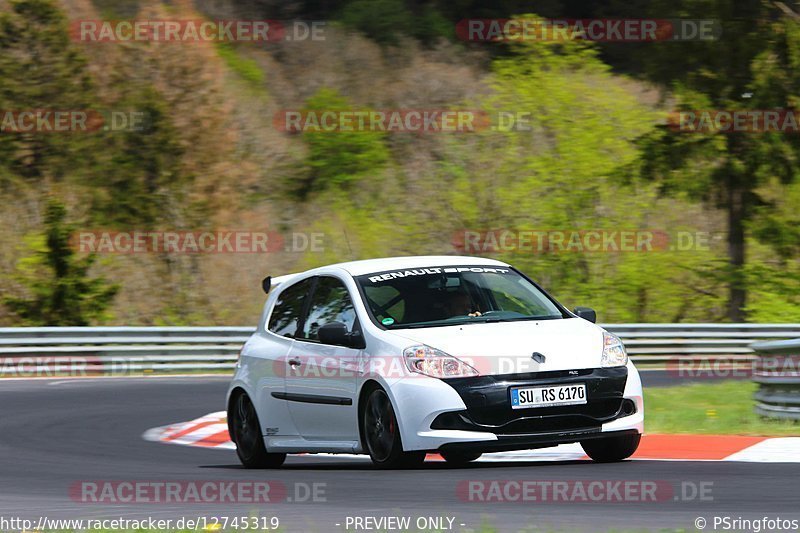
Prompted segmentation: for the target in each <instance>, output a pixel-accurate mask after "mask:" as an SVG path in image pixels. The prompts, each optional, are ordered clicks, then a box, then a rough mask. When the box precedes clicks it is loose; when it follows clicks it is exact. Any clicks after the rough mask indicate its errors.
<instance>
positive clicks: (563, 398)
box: [511, 383, 586, 409]
mask: <svg viewBox="0 0 800 533" xmlns="http://www.w3.org/2000/svg"><path fill="white" fill-rule="evenodd" d="M584 403H586V384H585V383H575V384H572V385H550V386H548V387H524V388H522V387H520V388H514V389H511V408H512V409H527V408H529V407H553V406H554V405H580V404H584Z"/></svg>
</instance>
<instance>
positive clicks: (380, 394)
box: [362, 387, 425, 468]
mask: <svg viewBox="0 0 800 533" xmlns="http://www.w3.org/2000/svg"><path fill="white" fill-rule="evenodd" d="M362 421H363V425H362V428H363V434H364V447H365V449H366V450H367V452H369V457H370V459H372V462H373V463H374V464H375V465H376V466H379V467H380V468H408V467H413V466H418V465H420V464H422V463H423V462H424V461H425V452H404V451H403V443H402V442H401V440H400V428H399V427H398V426H397V417H396V416H395V414H394V408H392V402H391V400H389V395H388V394H386V391H384V390H383V389H381V388H378V387H376V388H375V389H374V390H372V392H370V393H368V396H367V399H366V401H365V402H364V409H363V413H362Z"/></svg>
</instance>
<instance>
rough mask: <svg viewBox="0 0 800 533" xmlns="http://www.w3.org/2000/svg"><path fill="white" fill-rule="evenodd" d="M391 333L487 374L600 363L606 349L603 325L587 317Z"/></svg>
mask: <svg viewBox="0 0 800 533" xmlns="http://www.w3.org/2000/svg"><path fill="white" fill-rule="evenodd" d="M392 333H393V334H394V335H396V336H398V337H401V338H402V339H405V340H408V341H409V344H408V345H409V346H410V345H412V344H414V343H417V344H426V345H428V346H430V347H432V348H436V349H438V350H441V351H443V352H446V353H448V354H449V355H452V356H455V357H458V358H459V359H462V360H464V361H465V362H468V363H469V364H471V365H472V366H473V367H475V368H476V369H477V370H478V372H480V374H482V375H498V374H515V373H521V372H546V371H552V370H573V369H581V368H597V367H599V366H600V357H601V354H602V350H603V329H602V328H601V327H599V326H597V325H595V324H592V323H591V322H588V321H586V320H583V319H582V318H567V319H557V320H538V321H533V320H531V321H527V320H526V321H519V322H495V323H488V324H486V323H476V324H464V325H459V326H444V327H433V328H419V329H406V330H394V331H392ZM398 340H399V339H398ZM534 352H538V353H539V354H541V355H542V356H544V360H543V362H538V361H536V360H534V359H533V354H534ZM537 357H538V356H537Z"/></svg>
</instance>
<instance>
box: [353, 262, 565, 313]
mask: <svg viewBox="0 0 800 533" xmlns="http://www.w3.org/2000/svg"><path fill="white" fill-rule="evenodd" d="M356 281H357V282H358V284H359V285H360V286H361V289H362V291H363V294H364V297H365V299H366V304H367V307H369V309H370V310H371V311H372V315H373V316H374V318H375V319H376V320H377V322H379V323H380V324H381V325H382V326H384V327H386V328H389V329H402V328H419V327H434V326H448V325H457V324H467V323H484V322H508V321H515V320H534V319H536V320H547V319H556V318H564V315H563V314H562V312H561V310H560V309H559V307H558V306H557V305H556V304H555V303H554V302H553V301H552V300H550V298H548V297H547V295H545V294H544V293H543V292H542V291H541V290H539V289H538V288H537V287H536V286H535V285H534V284H532V283H531V282H530V281H528V280H527V279H525V278H524V277H522V276H521V275H520V274H518V273H517V272H516V271H514V270H512V269H511V268H503V267H484V266H453V267H429V268H416V269H408V270H394V271H389V272H382V273H375V274H367V275H364V276H358V277H356Z"/></svg>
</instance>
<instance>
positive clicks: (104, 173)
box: [92, 87, 188, 228]
mask: <svg viewBox="0 0 800 533" xmlns="http://www.w3.org/2000/svg"><path fill="white" fill-rule="evenodd" d="M126 102H128V105H122V103H120V108H125V109H133V110H136V112H137V113H141V116H142V117H143V118H144V121H143V123H142V127H136V128H129V129H126V130H125V131H112V132H108V133H107V134H106V136H105V140H106V141H107V145H106V150H105V154H107V158H105V159H102V160H101V163H100V165H102V167H101V168H102V170H100V171H98V172H97V176H96V177H95V178H94V181H95V184H96V185H97V186H98V187H97V188H96V189H95V190H94V191H93V195H94V200H93V208H94V209H93V213H92V216H93V217H94V222H96V223H99V224H106V225H112V226H119V227H127V228H130V227H152V226H153V225H154V224H155V223H156V222H157V221H160V220H164V219H165V218H168V211H169V209H170V208H171V207H172V205H174V203H176V202H175V200H176V197H177V196H179V195H180V194H181V190H180V186H181V185H183V184H185V183H186V182H187V181H188V177H187V176H185V175H184V173H183V172H182V170H181V160H180V158H181V155H182V153H183V148H182V147H181V145H180V142H179V138H178V132H177V131H176V130H175V127H174V126H173V125H172V122H171V119H170V114H169V108H168V107H167V105H166V103H165V102H164V99H163V98H162V97H161V95H160V94H159V93H158V92H157V91H155V90H154V89H153V88H151V87H145V88H144V89H142V90H141V91H140V92H138V93H136V94H133V95H131V96H129V97H128V99H127V100H126Z"/></svg>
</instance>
